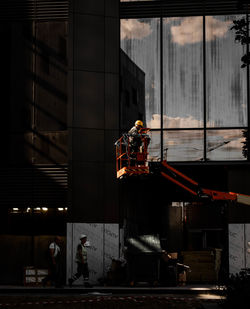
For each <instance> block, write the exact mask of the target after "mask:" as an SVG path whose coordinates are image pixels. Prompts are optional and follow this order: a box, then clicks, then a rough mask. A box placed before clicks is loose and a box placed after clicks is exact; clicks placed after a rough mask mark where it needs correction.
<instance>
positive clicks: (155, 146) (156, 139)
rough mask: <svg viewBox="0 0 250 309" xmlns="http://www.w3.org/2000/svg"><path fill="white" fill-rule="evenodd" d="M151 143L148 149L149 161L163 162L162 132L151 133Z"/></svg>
mask: <svg viewBox="0 0 250 309" xmlns="http://www.w3.org/2000/svg"><path fill="white" fill-rule="evenodd" d="M148 134H149V136H150V143H149V147H148V160H149V161H160V160H161V131H160V130H157V131H149V133H148Z"/></svg>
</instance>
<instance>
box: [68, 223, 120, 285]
mask: <svg viewBox="0 0 250 309" xmlns="http://www.w3.org/2000/svg"><path fill="white" fill-rule="evenodd" d="M81 234H85V235H87V240H88V241H89V243H90V246H89V247H87V254H88V266H89V273H90V275H89V277H90V278H89V281H90V283H92V284H98V282H99V281H98V279H101V278H104V277H105V276H106V274H107V271H108V270H109V268H110V266H111V262H112V259H118V258H119V238H120V237H119V225H118V224H103V223H67V280H68V279H69V278H71V277H72V276H73V275H74V274H75V273H76V270H77V264H76V262H75V255H76V249H77V245H78V244H79V243H80V239H79V237H80V235H81ZM74 284H76V285H77V284H78V285H81V284H83V278H79V279H78V280H77V281H75V283H74Z"/></svg>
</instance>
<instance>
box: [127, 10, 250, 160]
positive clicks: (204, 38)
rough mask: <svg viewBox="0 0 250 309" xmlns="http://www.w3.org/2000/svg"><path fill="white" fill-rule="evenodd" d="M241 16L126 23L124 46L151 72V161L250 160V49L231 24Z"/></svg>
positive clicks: (147, 116)
mask: <svg viewBox="0 0 250 309" xmlns="http://www.w3.org/2000/svg"><path fill="white" fill-rule="evenodd" d="M239 18H241V16H239V15H237V16H235V15H234V16H206V17H202V16H195V17H171V18H162V19H160V18H150V19H126V20H125V19H124V20H121V48H122V50H123V51H124V52H125V53H126V54H127V55H128V57H129V58H131V60H132V61H133V62H134V63H135V64H136V65H137V66H139V67H140V69H141V70H142V71H143V72H144V73H145V120H146V126H147V127H150V128H151V144H150V148H149V151H150V160H160V159H161V158H164V159H167V160H168V161H208V160H217V161H230V160H246V156H245V155H244V151H243V147H244V145H245V136H246V133H245V134H244V132H246V129H247V127H248V119H247V91H248V87H247V72H246V71H247V69H246V68H245V69H242V68H241V57H242V56H243V54H244V52H245V50H244V49H243V47H242V45H241V44H239V43H236V42H235V32H234V31H233V30H231V29H230V28H231V27H232V25H233V20H235V19H239ZM121 116H122V115H121ZM133 120H135V119H133ZM131 125H132V123H131ZM161 133H162V134H161Z"/></svg>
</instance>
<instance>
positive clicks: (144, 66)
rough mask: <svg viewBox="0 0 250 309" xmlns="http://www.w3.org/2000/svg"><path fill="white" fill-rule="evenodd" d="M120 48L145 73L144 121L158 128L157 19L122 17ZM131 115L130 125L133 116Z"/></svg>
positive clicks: (158, 40) (158, 50) (148, 125)
mask: <svg viewBox="0 0 250 309" xmlns="http://www.w3.org/2000/svg"><path fill="white" fill-rule="evenodd" d="M121 48H122V50H123V52H124V53H125V54H126V55H127V57H128V58H129V59H130V61H131V63H134V69H135V68H136V66H137V67H138V69H139V70H141V72H143V73H144V75H145V76H144V78H145V82H144V84H145V90H144V91H145V93H144V98H145V102H144V105H145V119H144V120H146V123H145V125H146V126H147V127H150V128H160V121H159V119H160V118H159V117H153V116H154V115H159V114H160V19H159V18H146V19H122V20H121ZM131 66H133V65H132V64H131ZM131 97H132V93H131ZM135 108H136V107H134V109H135ZM122 117H123V116H122ZM127 117H128V116H127ZM130 118H131V125H132V124H133V122H134V121H135V120H136V119H133V115H132V116H131V117H130ZM136 118H137V117H136Z"/></svg>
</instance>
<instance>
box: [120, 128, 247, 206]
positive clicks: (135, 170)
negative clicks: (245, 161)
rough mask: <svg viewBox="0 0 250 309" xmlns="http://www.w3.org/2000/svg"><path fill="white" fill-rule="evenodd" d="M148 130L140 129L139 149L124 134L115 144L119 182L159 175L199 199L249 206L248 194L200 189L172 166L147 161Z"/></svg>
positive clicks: (164, 162) (130, 137)
mask: <svg viewBox="0 0 250 309" xmlns="http://www.w3.org/2000/svg"><path fill="white" fill-rule="evenodd" d="M149 130H150V129H148V128H142V129H141V131H140V132H139V134H138V136H137V138H139V139H140V140H139V146H138V147H136V148H134V147H133V146H132V141H133V136H131V135H129V134H123V136H122V137H121V138H120V139H119V140H117V141H116V143H115V146H116V172H117V178H118V179H122V178H125V177H130V176H141V175H150V174H159V175H161V176H162V177H164V178H165V179H167V180H169V181H171V182H172V183H174V184H176V185H177V186H179V187H181V188H182V189H184V190H186V191H188V192H189V193H190V194H192V195H193V196H194V197H196V198H198V199H210V200H212V201H216V200H217V201H218V200H226V201H235V202H238V203H241V204H246V205H250V196H249V195H244V194H239V193H234V192H223V191H216V190H211V189H206V188H201V187H200V185H199V183H197V182H196V181H194V180H193V179H191V178H189V177H188V176H186V175H184V174H183V173H181V172H180V171H178V170H177V169H175V168H174V167H172V166H171V165H169V164H168V163H167V161H166V160H164V161H162V162H154V163H155V164H152V163H151V162H148V160H147V157H148V144H149V141H150V139H149V136H148V134H147V133H148V132H149Z"/></svg>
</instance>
